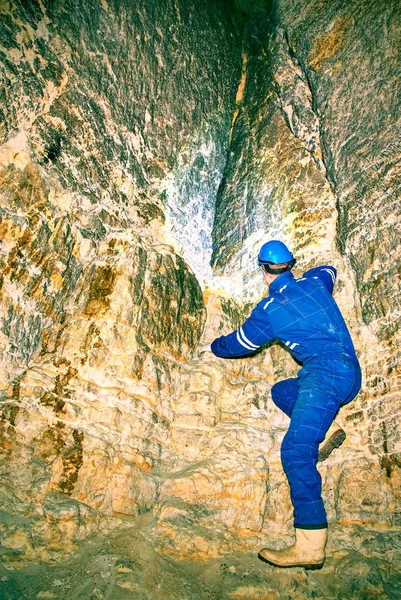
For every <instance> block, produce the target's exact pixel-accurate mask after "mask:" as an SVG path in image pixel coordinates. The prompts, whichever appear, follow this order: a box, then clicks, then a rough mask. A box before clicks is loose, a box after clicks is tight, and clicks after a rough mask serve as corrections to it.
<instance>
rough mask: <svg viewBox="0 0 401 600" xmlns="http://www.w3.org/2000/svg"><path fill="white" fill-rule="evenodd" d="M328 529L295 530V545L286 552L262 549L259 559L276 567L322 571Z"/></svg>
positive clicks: (286, 549)
mask: <svg viewBox="0 0 401 600" xmlns="http://www.w3.org/2000/svg"><path fill="white" fill-rule="evenodd" d="M326 542H327V529H298V528H297V529H295V544H294V545H293V546H290V547H289V548H285V550H270V548H262V550H261V551H260V552H259V555H258V556H259V558H261V559H262V560H264V561H266V562H268V563H270V564H272V565H274V566H275V567H304V568H305V569H320V568H321V567H322V566H323V563H324V559H325V553H324V548H325V546H326Z"/></svg>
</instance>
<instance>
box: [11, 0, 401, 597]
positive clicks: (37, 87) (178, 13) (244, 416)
mask: <svg viewBox="0 0 401 600" xmlns="http://www.w3.org/2000/svg"><path fill="white" fill-rule="evenodd" d="M235 5H236V11H237V12H236V13H234V12H233V7H232V6H229V4H226V3H224V2H208V3H201V4H200V5H198V3H195V2H184V1H182V2H181V0H180V1H175V2H173V1H171V2H170V1H168V0H163V2H162V3H160V2H156V1H152V2H146V3H145V2H143V3H141V2H139V3H132V2H128V0H126V1H117V0H115V1H114V2H112V1H111V0H91V1H90V2H86V3H84V6H81V4H80V3H76V2H73V1H69V2H67V1H59V2H45V1H43V0H42V1H38V2H34V1H33V2H29V3H26V2H21V3H19V2H2V3H1V4H0V19H1V23H2V27H1V29H0V53H1V59H2V70H1V77H2V83H3V85H2V88H1V91H0V95H1V100H2V101H1V108H0V110H1V124H0V178H1V190H0V217H1V221H0V228H1V246H0V253H1V254H0V260H1V268H2V270H1V280H0V283H1V289H0V294H1V311H2V312H1V317H0V323H1V327H0V348H1V356H2V358H1V378H0V379H1V403H2V419H1V448H2V458H3V460H2V466H1V478H2V486H1V489H0V508H1V510H2V513H1V514H2V517H1V522H0V526H1V535H2V553H3V560H4V562H5V563H6V564H7V565H9V566H10V567H11V568H17V567H22V566H23V565H25V564H27V561H29V560H38V559H39V558H42V559H44V560H46V561H52V560H56V559H59V558H60V557H61V556H64V555H65V554H66V553H68V552H71V551H73V550H74V549H76V548H77V546H78V545H80V544H83V543H84V540H86V539H87V538H88V537H89V536H91V535H92V534H94V532H100V533H101V534H104V533H108V534H109V532H110V530H111V529H117V530H118V528H120V527H127V525H130V526H132V525H135V527H137V528H138V529H140V528H143V532H144V536H145V537H146V539H147V540H148V542H149V543H150V545H151V547H152V548H156V549H157V551H158V552H159V553H160V554H164V555H166V556H169V557H173V558H174V559H177V560H178V559H185V560H188V559H190V560H204V559H208V558H210V557H212V556H219V555H222V554H223V555H224V554H233V553H234V552H237V551H238V552H245V551H252V552H255V551H256V550H257V549H258V547H260V545H264V544H265V543H266V539H268V538H271V537H278V536H280V537H281V538H282V539H284V540H287V541H289V540H290V537H291V522H292V510H291V504H290V500H289V494H288V487H287V484H286V481H285V477H284V475H283V472H282V468H281V464H280V458H279V448H280V443H281V439H282V436H283V434H284V432H285V430H286V427H287V420H286V418H285V417H284V416H283V415H282V414H280V413H279V411H278V410H277V409H276V408H274V406H273V405H272V403H271V399H270V395H269V389H270V387H271V385H272V384H273V383H274V382H275V381H277V380H278V379H279V378H283V377H287V376H290V375H293V374H294V373H296V370H297V365H295V364H294V362H293V361H292V360H291V358H290V357H289V356H288V354H287V353H286V352H285V351H284V350H283V349H281V348H279V347H276V346H273V347H272V348H271V349H269V350H267V351H265V352H264V353H261V354H259V355H258V356H256V357H254V358H253V359H251V360H249V359H246V360H239V361H222V360H220V359H217V358H215V357H213V356H203V357H200V356H198V355H197V354H196V352H195V349H196V347H197V345H198V343H199V341H200V340H203V341H210V340H211V339H213V337H215V336H216V335H218V334H219V333H220V332H222V333H227V332H228V331H230V330H231V329H232V328H233V327H236V326H237V325H238V324H239V323H240V322H241V320H242V319H244V318H245V317H246V315H247V314H248V313H249V310H250V305H251V303H252V302H254V301H255V300H256V299H258V298H260V297H261V295H262V294H264V293H265V290H264V287H263V281H262V279H261V276H260V274H258V271H257V268H256V260H255V258H256V255H257V250H258V247H259V245H260V243H261V242H263V241H265V240H266V239H268V238H269V237H280V239H283V240H284V241H285V242H287V243H288V244H289V245H290V246H291V248H292V249H293V251H294V253H295V254H296V256H297V258H298V265H297V272H302V270H303V269H307V268H309V267H311V266H314V265H315V264H317V262H319V261H320V262H330V263H332V264H334V265H335V266H336V268H337V269H338V271H339V278H338V282H337V285H336V292H335V297H336V299H337V301H338V302H339V304H340V306H341V309H342V311H343V313H344V315H345V317H346V319H347V322H348V324H349V326H350V329H351V332H352V335H353V337H354V340H355V343H356V346H357V350H358V354H359V356H360V358H361V363H362V368H363V375H364V381H363V389H362V391H361V393H360V394H359V396H358V398H357V399H356V400H355V401H354V402H353V403H352V404H351V405H350V406H348V407H347V408H346V410H345V411H344V412H343V415H342V418H343V422H344V424H345V428H346V430H347V434H348V437H347V441H346V442H345V444H344V445H343V447H342V448H341V449H340V450H339V451H337V452H336V453H335V454H334V455H333V456H332V457H331V458H330V460H329V461H327V463H325V464H323V465H321V468H320V471H321V473H322V477H323V485H324V495H325V499H326V505H327V509H328V515H329V520H330V524H331V528H332V530H333V532H334V534H333V535H332V536H331V537H330V543H329V552H330V555H331V556H334V557H335V558H334V559H333V560H332V561H331V562H329V566H328V569H329V571H328V572H329V574H331V575H332V574H333V573H334V572H335V573H337V571H336V569H337V566H336V565H337V563H336V560H337V558H338V557H340V558H344V556H345V557H346V560H347V561H348V562H347V563H346V564H345V563H342V567H341V568H339V573H340V575H339V576H338V578H337V579H336V581H338V582H339V583H338V584H335V585H334V588H335V590H334V591H328V590H327V589H326V590H325V596H323V597H326V598H327V597H336V596H335V595H334V594H335V593H337V591H338V590H340V588H341V589H343V588H342V587H341V585H342V583H341V582H340V579H341V573H344V572H346V573H348V572H349V573H351V571H352V570H354V571H355V570H357V571H358V570H359V572H363V573H368V575H369V574H370V572H371V571H370V568H371V566H372V565H374V569H376V571H375V573H376V572H380V573H381V575H380V577H381V578H382V579H380V578H379V579H380V582H382V583H381V584H380V585H384V583H383V581H384V579H383V578H384V576H386V577H387V579H386V580H385V581H386V582H387V584H386V585H388V586H391V584H390V583H389V582H391V577H392V574H393V570H392V568H393V567H392V562H394V563H395V565H396V564H397V560H398V559H397V557H399V553H400V550H399V549H400V547H401V544H400V540H399V533H398V531H399V515H400V510H399V508H400V491H399V490H400V451H401V447H400V435H399V427H398V419H399V412H400V410H399V408H400V406H399V403H400V395H399V385H400V377H399V336H398V330H397V328H398V314H399V312H398V311H399V298H398V289H399V257H398V255H397V252H398V246H397V240H398V239H399V236H398V229H397V228H398V227H399V201H398V200H399V185H400V163H399V146H398V144H399V140H398V137H397V132H398V131H399V126H400V117H399V103H398V100H397V98H396V90H397V81H396V77H397V72H399V52H397V39H399V33H400V9H399V8H398V6H397V3H396V2H386V3H382V2H378V3H376V4H374V3H373V2H370V1H368V2H366V1H364V0H355V1H354V2H352V3H351V4H349V3H344V2H340V1H337V2H332V3H330V4H328V3H327V2H322V1H321V0H310V1H308V2H304V3H301V2H298V1H296V0H287V1H286V2H284V0H278V1H276V2H268V3H266V4H265V3H262V2H259V1H257V2H241V1H238V2H236V3H235ZM397 236H398V237H397ZM209 263H210V264H209ZM344 548H346V550H344ZM347 550H348V554H347ZM344 552H345V553H346V554H345V555H344ZM379 555H380V556H381V558H382V561H383V562H382V563H381V564H380V566H377V564H376V562H374V561H375V560H376V558H375V557H377V556H379ZM336 557H337V558H336ZM344 560H345V559H344ZM156 562H157V561H156ZM157 564H158V563H157ZM341 569H342V571H341ZM347 569H348V570H347ZM372 569H373V567H372ZM384 574H385V575H384ZM368 575H366V577H368ZM369 576H370V575H369ZM379 579H378V580H379ZM297 581H298V580H297ZM350 581H351V580H350ZM259 583H260V582H259ZM298 584H300V580H299V581H298V583H297V585H298ZM351 584H352V581H351V583H350V586H351V587H350V589H351V588H352V585H353V584H352V585H351ZM336 585H337V587H335V586H336ZM344 585H345V584H344ZM279 587H280V585H279V584H277V586H276V588H275V589H277V590H278V589H279ZM262 588H263V589H265V588H264V587H263V586H262ZM262 588H258V587H257V586H256V588H255V590H254V591H253V592H250V591H249V590H248V591H246V590H245V591H244V592H243V593H244V594H245V595H243V596H241V595H239V596H236V597H245V598H248V599H249V598H253V597H255V598H257V597H260V595H261V594H262V591H263V589H262ZM334 588H333V589H334ZM258 589H259V591H260V590H261V589H262V591H260V593H259V592H258ZM269 589H270V588H269ZM353 589H354V591H355V586H354V588H353ZM380 589H381V590H383V588H380ZM219 593H220V592H219ZM238 593H240V592H238ZM258 593H259V596H258ZM267 593H269V594H270V591H267V592H266V594H267ZM275 593H276V592H275ZM277 593H279V591H277ZM303 593H306V592H305V590H304V592H303ZM342 593H343V597H346V596H344V594H345V593H348V592H345V591H344V590H343V592H342ZM355 593H356V592H355ZM154 594H156V592H154ZM221 594H223V592H221ZM330 594H332V596H330ZM155 597H157V596H156V595H155ZM171 597H175V596H171ZM193 597H195V595H193ZM221 597H222V598H223V596H221ZM233 597H234V596H233ZM268 597H269V596H268ZM271 597H272V598H273V597H276V598H279V597H280V598H281V596H271ZM304 597H305V596H304ZM356 597H357V596H355V598H356ZM373 597H374V596H373Z"/></svg>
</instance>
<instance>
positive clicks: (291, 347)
mask: <svg viewBox="0 0 401 600" xmlns="http://www.w3.org/2000/svg"><path fill="white" fill-rule="evenodd" d="M295 346H299V344H298V343H297V342H294V343H293V344H291V346H290V350H294V348H295Z"/></svg>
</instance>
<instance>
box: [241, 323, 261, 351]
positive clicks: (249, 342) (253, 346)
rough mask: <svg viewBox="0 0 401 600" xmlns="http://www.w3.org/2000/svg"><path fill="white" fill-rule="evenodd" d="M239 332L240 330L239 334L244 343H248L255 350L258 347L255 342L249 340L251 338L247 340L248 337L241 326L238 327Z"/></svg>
mask: <svg viewBox="0 0 401 600" xmlns="http://www.w3.org/2000/svg"><path fill="white" fill-rule="evenodd" d="M239 332H240V336H241V337H242V338H243V340H244V342H245V343H246V344H249V345H250V346H252V348H254V349H255V350H256V348H259V346H257V345H256V344H254V343H253V342H251V340H248V338H247V337H246V335H245V333H244V330H243V329H242V327H240V328H239Z"/></svg>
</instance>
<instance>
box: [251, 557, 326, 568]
mask: <svg viewBox="0 0 401 600" xmlns="http://www.w3.org/2000/svg"><path fill="white" fill-rule="evenodd" d="M258 558H259V559H260V560H262V561H263V562H265V563H267V564H268V565H272V566H273V567H278V568H279V569H293V568H295V567H301V569H305V570H306V571H317V570H319V569H321V568H322V567H323V564H324V561H323V562H321V563H312V564H299V565H278V564H277V563H274V562H272V561H271V560H268V559H267V558H265V557H264V556H262V554H258Z"/></svg>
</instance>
